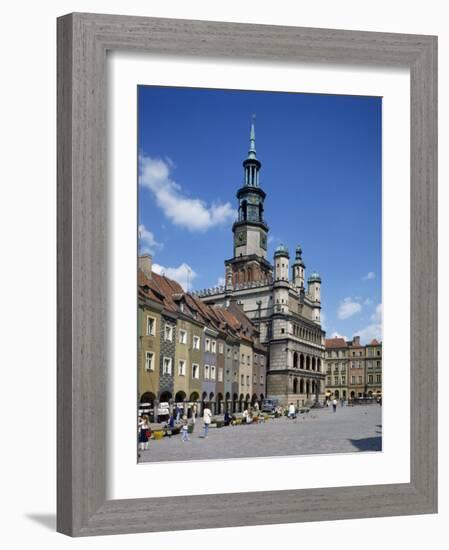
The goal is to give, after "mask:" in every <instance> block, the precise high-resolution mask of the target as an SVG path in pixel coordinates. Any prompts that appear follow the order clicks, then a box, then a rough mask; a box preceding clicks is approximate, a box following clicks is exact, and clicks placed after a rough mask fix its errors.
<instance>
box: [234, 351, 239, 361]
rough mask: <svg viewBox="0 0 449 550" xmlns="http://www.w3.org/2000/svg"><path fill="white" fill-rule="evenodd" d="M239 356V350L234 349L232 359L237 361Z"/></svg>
mask: <svg viewBox="0 0 449 550" xmlns="http://www.w3.org/2000/svg"><path fill="white" fill-rule="evenodd" d="M238 358H239V352H238V351H237V350H235V351H234V361H237V359H238Z"/></svg>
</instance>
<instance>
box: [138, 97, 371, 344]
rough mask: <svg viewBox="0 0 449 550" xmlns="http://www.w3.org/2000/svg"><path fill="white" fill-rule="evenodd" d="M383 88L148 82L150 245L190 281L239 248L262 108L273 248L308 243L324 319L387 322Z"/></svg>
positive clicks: (345, 326)
mask: <svg viewBox="0 0 449 550" xmlns="http://www.w3.org/2000/svg"><path fill="white" fill-rule="evenodd" d="M381 109H382V100H381V98H378V97H360V96H334V95H320V94H292V93H279V92H251V91H250V92H248V91H229V90H205V89H192V88H164V87H151V86H139V87H138V132H139V135H138V147H139V152H138V161H139V224H140V236H141V238H140V250H141V252H150V253H151V254H152V255H153V258H154V263H155V269H156V270H159V271H164V273H166V274H167V276H171V277H172V278H175V279H177V280H179V282H181V284H183V285H184V287H188V288H190V289H203V288H207V287H209V286H216V285H217V284H220V283H221V282H222V278H223V276H224V263H223V262H224V260H225V259H228V258H231V257H232V242H233V241H232V231H231V226H232V223H233V221H234V218H235V212H236V207H237V199H236V197H235V193H236V191H237V189H238V188H239V187H240V186H241V184H242V178H243V168H242V161H243V159H244V158H245V157H246V155H247V151H248V146H249V131H250V124H251V117H252V114H253V113H254V114H255V115H256V120H255V125H256V148H257V157H258V158H259V160H260V161H261V162H262V169H261V175H260V183H261V187H262V188H263V189H264V190H265V192H266V193H267V197H266V199H265V219H266V221H267V223H268V225H269V227H270V232H269V249H268V256H269V259H270V261H271V260H272V257H273V252H274V249H275V248H276V246H277V245H278V244H280V243H281V242H282V243H284V244H286V245H287V246H288V248H289V250H290V257H291V258H293V257H294V251H295V247H296V246H297V245H298V244H300V245H301V247H302V249H303V259H304V262H305V264H306V268H307V269H306V276H308V275H310V273H311V272H312V271H313V270H316V271H318V272H319V273H320V275H321V277H322V280H323V283H322V305H323V310H322V311H323V318H324V323H323V324H324V328H325V330H326V332H327V336H328V337H330V336H332V335H334V334H338V335H342V336H345V337H347V338H351V337H352V336H353V335H354V334H360V335H361V338H362V341H367V340H370V339H371V338H374V337H377V338H380V336H381V334H380V331H381V321H380V316H381V132H382V129H381Z"/></svg>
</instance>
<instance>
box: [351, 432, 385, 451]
mask: <svg viewBox="0 0 449 550" xmlns="http://www.w3.org/2000/svg"><path fill="white" fill-rule="evenodd" d="M349 441H350V443H351V445H353V446H354V447H355V448H356V449H358V450H359V451H381V450H382V437H381V436H379V437H365V438H363V439H350V440H349Z"/></svg>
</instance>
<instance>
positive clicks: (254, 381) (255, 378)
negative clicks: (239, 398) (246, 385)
mask: <svg viewBox="0 0 449 550" xmlns="http://www.w3.org/2000/svg"><path fill="white" fill-rule="evenodd" d="M256 382H257V375H256V374H253V384H256Z"/></svg>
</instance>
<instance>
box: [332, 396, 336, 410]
mask: <svg viewBox="0 0 449 550" xmlns="http://www.w3.org/2000/svg"><path fill="white" fill-rule="evenodd" d="M332 409H333V411H334V412H337V400H336V399H335V397H334V400H333V401H332Z"/></svg>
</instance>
